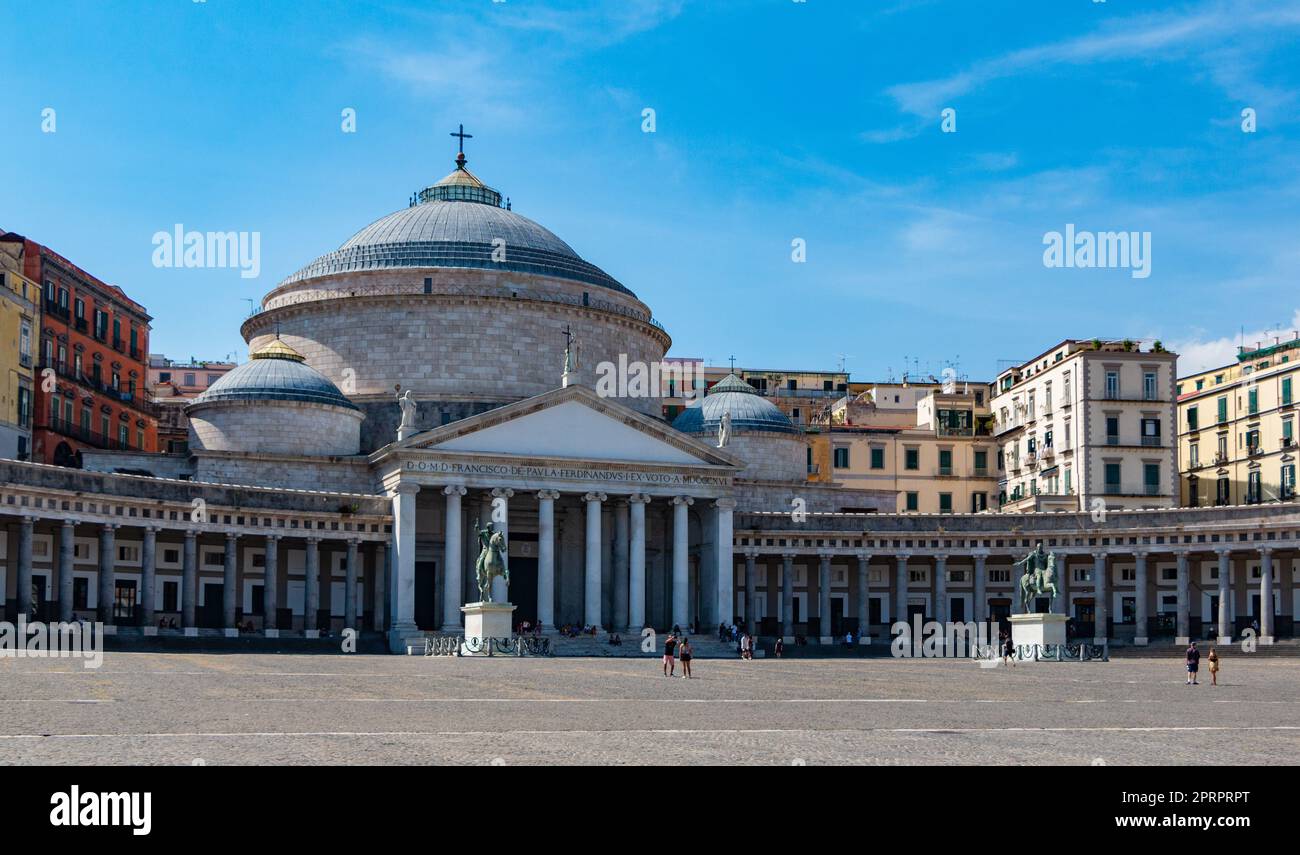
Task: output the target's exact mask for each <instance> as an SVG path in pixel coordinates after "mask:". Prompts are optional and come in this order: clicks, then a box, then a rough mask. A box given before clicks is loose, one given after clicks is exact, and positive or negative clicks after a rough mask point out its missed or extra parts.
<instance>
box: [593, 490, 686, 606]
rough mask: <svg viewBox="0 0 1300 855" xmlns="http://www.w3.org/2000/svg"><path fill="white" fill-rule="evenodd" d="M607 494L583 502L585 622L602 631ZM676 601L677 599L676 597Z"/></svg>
mask: <svg viewBox="0 0 1300 855" xmlns="http://www.w3.org/2000/svg"><path fill="white" fill-rule="evenodd" d="M608 498H609V496H608V495H606V494H605V493H587V494H586V495H585V496H583V497H582V500H583V501H584V502H586V503H587V544H586V553H587V554H586V558H587V564H586V578H585V580H584V581H585V585H584V594H585V601H584V602H583V622H584V623H585V624H586V625H587V626H594V627H596V628H597V632H599V631H600V607H601V601H600V598H601V589H600V557H601V556H600V551H601V542H600V530H601V518H600V514H601V504H602V503H603V502H604V501H605V500H606V499H608ZM674 599H675V597H674Z"/></svg>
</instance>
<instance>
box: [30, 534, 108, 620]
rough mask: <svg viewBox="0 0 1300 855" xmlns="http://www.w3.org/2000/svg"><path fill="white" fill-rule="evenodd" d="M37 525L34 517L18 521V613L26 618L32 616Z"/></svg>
mask: <svg viewBox="0 0 1300 855" xmlns="http://www.w3.org/2000/svg"><path fill="white" fill-rule="evenodd" d="M35 526H36V520H35V519H34V518H33V517H23V518H22V519H21V520H19V521H18V614H19V616H23V617H26V618H30V617H32V532H33V530H34V528H35ZM100 587H101V589H102V587H103V586H102V585H101V586H100ZM101 618H102V612H101Z"/></svg>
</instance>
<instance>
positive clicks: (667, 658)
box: [664, 632, 677, 677]
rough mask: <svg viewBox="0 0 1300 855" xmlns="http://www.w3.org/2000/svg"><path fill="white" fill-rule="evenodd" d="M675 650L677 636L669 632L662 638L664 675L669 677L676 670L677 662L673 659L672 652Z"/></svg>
mask: <svg viewBox="0 0 1300 855" xmlns="http://www.w3.org/2000/svg"><path fill="white" fill-rule="evenodd" d="M676 652H677V636H675V635H673V634H672V633H671V632H670V633H668V637H667V638H665V639H664V676H665V677H671V676H673V675H674V672H676V670H677V663H676V661H675V660H674V659H673V654H674V653H676Z"/></svg>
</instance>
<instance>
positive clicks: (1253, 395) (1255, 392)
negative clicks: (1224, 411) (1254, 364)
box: [1246, 387, 1259, 416]
mask: <svg viewBox="0 0 1300 855" xmlns="http://www.w3.org/2000/svg"><path fill="white" fill-rule="evenodd" d="M1246 401H1247V403H1246V411H1247V412H1248V413H1250V415H1252V416H1253V415H1255V414H1256V413H1258V412H1259V389H1256V388H1253V387H1252V388H1251V389H1249V390H1248V391H1247V392H1246Z"/></svg>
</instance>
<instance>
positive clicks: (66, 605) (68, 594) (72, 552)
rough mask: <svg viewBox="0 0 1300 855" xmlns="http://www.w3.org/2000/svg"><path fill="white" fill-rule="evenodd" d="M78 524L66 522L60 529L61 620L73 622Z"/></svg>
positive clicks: (70, 521)
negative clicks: (73, 565) (73, 581)
mask: <svg viewBox="0 0 1300 855" xmlns="http://www.w3.org/2000/svg"><path fill="white" fill-rule="evenodd" d="M76 533H77V524H76V523H75V522H73V521H72V520H64V521H63V525H61V526H60V527H59V620H61V621H63V622H65V623H66V622H68V621H70V620H72V559H73V558H74V557H75V556H76V554H77V538H76Z"/></svg>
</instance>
